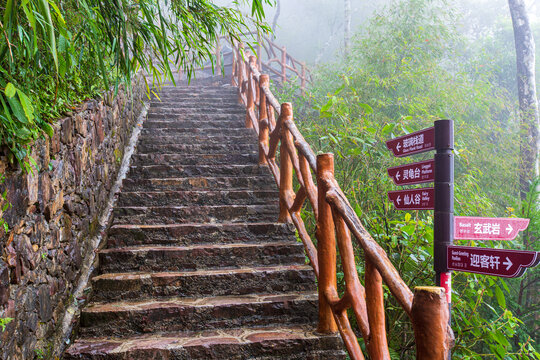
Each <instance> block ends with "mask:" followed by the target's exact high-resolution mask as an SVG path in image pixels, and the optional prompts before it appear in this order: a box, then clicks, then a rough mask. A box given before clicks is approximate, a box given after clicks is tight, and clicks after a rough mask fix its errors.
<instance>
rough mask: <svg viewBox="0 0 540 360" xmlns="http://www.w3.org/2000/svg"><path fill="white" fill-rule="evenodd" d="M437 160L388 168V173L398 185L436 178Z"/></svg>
mask: <svg viewBox="0 0 540 360" xmlns="http://www.w3.org/2000/svg"><path fill="white" fill-rule="evenodd" d="M434 169H435V160H428V161H421V162H417V163H413V164H407V165H401V166H395V167H391V168H388V175H389V176H390V177H391V178H392V180H394V184H396V185H412V184H421V183H426V182H432V181H434V180H435V172H434Z"/></svg>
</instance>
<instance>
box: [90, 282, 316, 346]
mask: <svg viewBox="0 0 540 360" xmlns="http://www.w3.org/2000/svg"><path fill="white" fill-rule="evenodd" d="M317 316H318V308H317V293H316V292H308V293H292V294H278V295H275V294H261V295H244V296H221V297H208V298H172V299H167V300H147V301H137V302H128V301H121V302H114V303H103V304H94V305H91V306H88V307H87V308H86V309H84V311H83V312H82V314H81V329H80V333H81V335H82V336H85V337H90V336H93V337H97V336H114V337H127V336H133V335H137V334H143V333H150V332H176V331H200V330H211V329H222V328H239V327H242V326H245V327H256V326H266V327H268V326H279V325H280V324H288V325H301V324H312V323H314V322H315V321H316V319H317Z"/></svg>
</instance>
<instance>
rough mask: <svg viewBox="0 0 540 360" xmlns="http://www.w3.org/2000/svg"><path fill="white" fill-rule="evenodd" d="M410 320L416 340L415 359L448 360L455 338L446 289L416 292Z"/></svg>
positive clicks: (429, 287)
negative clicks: (449, 322) (449, 324)
mask: <svg viewBox="0 0 540 360" xmlns="http://www.w3.org/2000/svg"><path fill="white" fill-rule="evenodd" d="M411 318H412V325H413V330H414V338H415V340H416V359H418V360H449V359H450V355H449V354H450V349H451V345H452V341H453V335H452V334H451V330H450V327H449V326H448V320H449V318H450V314H449V311H448V303H447V302H446V294H445V291H444V288H442V287H434V286H419V287H417V288H415V289H414V298H413V303H412V310H411Z"/></svg>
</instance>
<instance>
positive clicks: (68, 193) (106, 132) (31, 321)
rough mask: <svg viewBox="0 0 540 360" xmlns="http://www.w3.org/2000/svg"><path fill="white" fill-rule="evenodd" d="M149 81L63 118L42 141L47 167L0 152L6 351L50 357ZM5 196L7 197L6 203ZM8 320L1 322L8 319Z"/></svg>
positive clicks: (1, 304) (40, 153) (0, 293)
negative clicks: (13, 164) (28, 169)
mask: <svg viewBox="0 0 540 360" xmlns="http://www.w3.org/2000/svg"><path fill="white" fill-rule="evenodd" d="M143 96H145V95H144V82H143V79H142V77H140V78H138V79H137V80H136V81H135V83H134V85H133V95H132V97H131V96H130V95H127V94H126V92H125V91H123V90H120V91H119V93H118V95H117V96H116V97H114V93H113V92H110V93H108V94H107V95H106V96H105V99H103V100H91V101H88V102H86V103H84V104H83V105H82V107H81V108H80V109H78V110H76V113H74V114H73V115H72V116H69V117H66V118H64V119H61V120H60V121H58V122H57V123H56V124H55V125H54V126H55V132H54V136H53V138H52V139H48V138H47V139H42V140H39V141H37V142H36V144H35V145H34V159H36V161H37V163H38V166H39V171H34V174H24V173H22V172H21V171H20V170H14V169H13V168H10V167H9V166H8V165H7V163H6V161H5V159H3V158H1V157H0V173H3V174H5V176H6V178H5V181H4V183H3V184H0V194H1V193H3V192H4V190H7V201H9V203H11V207H10V208H9V209H8V210H6V212H5V213H3V214H2V212H1V211H0V216H1V217H2V218H3V219H4V220H5V221H6V222H7V223H8V224H9V230H10V231H9V233H7V234H4V233H3V231H0V321H2V319H1V318H13V320H12V321H11V322H10V323H9V324H8V325H7V326H6V328H5V331H3V332H2V328H1V327H0V357H1V358H2V359H10V360H14V359H33V358H49V357H50V356H51V354H52V353H55V352H56V351H55V349H54V347H55V346H57V345H55V344H58V341H59V337H61V336H62V333H61V331H59V328H60V327H61V324H62V320H63V319H64V315H65V313H66V310H67V306H68V304H70V303H72V302H73V296H74V295H73V294H74V292H75V289H76V288H77V286H78V283H79V279H80V277H81V272H82V269H81V266H82V264H83V263H84V260H85V259H87V258H88V257H89V256H92V255H93V252H94V251H95V250H96V249H95V248H94V247H95V246H94V244H93V243H92V241H91V239H92V238H93V237H94V236H95V235H97V232H98V231H99V219H100V216H101V215H102V213H103V212H104V210H105V209H106V207H107V202H108V198H109V194H110V191H111V188H112V186H113V184H114V183H115V181H116V177H117V174H118V170H119V167H120V163H121V161H122V157H123V153H124V149H125V146H126V145H127V143H128V141H129V139H130V135H131V133H132V130H133V128H134V126H135V123H136V120H137V117H138V115H139V113H140V111H141V109H142V108H143V103H142V101H143V100H144V98H143ZM2 203H5V200H2V199H0V209H1V207H2ZM0 325H1V322H0Z"/></svg>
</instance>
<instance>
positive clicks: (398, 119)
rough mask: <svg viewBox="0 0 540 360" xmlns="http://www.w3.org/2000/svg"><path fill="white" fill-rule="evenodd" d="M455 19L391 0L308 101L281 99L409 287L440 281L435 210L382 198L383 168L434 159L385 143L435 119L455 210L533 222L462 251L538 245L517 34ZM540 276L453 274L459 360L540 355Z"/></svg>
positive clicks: (400, 322)
mask: <svg viewBox="0 0 540 360" xmlns="http://www.w3.org/2000/svg"><path fill="white" fill-rule="evenodd" d="M459 17H460V14H459V13H458V11H456V10H455V9H453V8H452V6H451V4H449V2H446V1H426V0H403V1H395V2H393V3H392V4H391V5H390V6H388V7H387V8H386V9H385V10H383V11H382V12H380V13H377V14H375V15H374V16H373V18H372V19H371V20H370V21H369V23H367V24H366V25H365V26H364V27H363V29H362V31H361V32H360V33H359V34H357V36H356V38H355V39H354V41H353V46H352V48H351V51H350V54H349V56H348V58H346V59H342V60H340V61H338V62H335V63H332V64H327V65H325V66H322V67H320V68H318V69H317V71H316V80H315V82H314V83H313V84H312V87H311V90H310V92H308V94H307V95H306V96H305V97H303V98H298V97H295V96H293V94H294V90H295V89H294V87H293V88H290V89H288V90H285V92H284V94H282V99H281V100H287V99H289V100H290V99H292V100H293V101H294V102H295V109H296V118H297V119H298V120H297V121H298V122H299V127H301V131H302V132H303V133H304V135H305V136H306V139H307V140H308V142H309V143H310V144H312V146H314V148H315V149H316V150H318V151H322V152H333V153H334V154H335V156H336V177H337V178H338V181H339V182H340V184H341V185H342V188H343V190H344V191H345V192H346V193H347V195H348V198H349V199H350V201H351V204H352V205H353V207H354V208H355V210H356V213H357V214H358V216H359V217H360V219H362V221H363V223H364V225H365V226H366V227H367V228H368V230H369V231H370V233H371V234H372V235H373V237H374V238H375V239H376V240H377V241H378V242H379V243H380V244H381V245H382V246H383V247H384V249H385V250H386V251H387V253H388V254H389V255H390V257H391V259H392V261H393V262H394V264H395V266H396V268H397V269H398V270H399V272H400V273H401V274H402V276H403V278H404V279H405V281H406V282H407V283H408V284H409V286H410V287H411V288H414V286H418V285H433V278H434V273H433V272H432V242H433V214H432V212H431V211H415V212H411V213H404V212H401V211H396V210H395V209H394V208H393V205H392V204H391V203H389V201H388V199H387V196H386V193H387V191H388V190H393V189H394V188H395V186H394V185H393V184H392V181H391V180H390V179H389V177H388V176H387V174H386V168H387V167H390V166H394V165H398V164H404V163H406V162H412V161H420V160H423V159H427V158H428V157H429V156H430V154H423V155H419V156H415V157H414V158H409V159H407V161H404V159H396V158H394V157H393V156H392V155H391V154H390V152H389V151H388V150H387V149H386V146H385V141H386V140H388V139H390V138H392V137H394V136H399V135H403V134H406V133H409V132H412V131H416V130H419V129H422V128H425V127H429V126H432V124H433V120H435V119H439V118H450V119H453V120H454V121H455V133H456V150H455V157H456V164H455V166H456V179H455V211H456V215H466V216H519V217H526V218H529V219H531V224H530V226H529V229H528V231H527V232H526V233H525V234H524V235H523V237H522V238H518V239H517V240H515V241H512V242H508V243H504V244H501V243H494V242H474V241H459V244H460V245H472V246H489V247H498V248H500V247H505V248H512V249H524V248H527V249H529V250H532V249H533V248H534V249H535V250H539V249H540V244H539V242H538V241H536V240H537V239H538V238H539V236H540V209H539V208H538V204H539V203H540V196H539V194H538V193H537V192H534V191H533V189H534V188H535V186H534V185H535V184H531V192H530V193H529V194H528V198H527V200H526V201H520V198H519V189H518V186H519V185H518V175H517V171H518V164H519V159H518V156H519V145H518V144H519V134H518V132H519V130H518V129H519V118H518V114H517V98H516V85H515V57H514V48H513V38H512V27H511V25H509V24H504V23H501V24H499V25H498V26H497V27H496V28H494V29H491V30H490V31H487V32H486V34H484V35H483V36H478V37H476V38H471V37H467V36H464V35H461V34H460V32H459V31H458V28H457V25H456V24H459V23H460V18H459ZM538 35H540V34H538ZM531 240H532V241H531ZM358 256H359V257H361V256H362V255H361V252H360V251H359V252H358ZM362 263H363V262H362V261H358V264H362ZM359 272H360V274H363V269H359ZM538 275H539V271H538V269H534V270H529V272H528V273H527V274H526V275H525V277H523V278H522V279H515V280H503V279H501V278H496V277H490V276H483V275H474V274H467V273H459V272H455V273H454V276H453V294H452V301H453V316H454V320H453V329H454V332H455V336H456V345H455V348H454V355H453V358H455V359H483V358H488V359H489V358H499V359H525V358H526V359H531V358H532V359H540V353H539V352H537V351H536V350H535V348H536V347H537V346H538V343H539V341H540V337H539V332H538V330H539V328H538V326H539V325H538V310H539V309H538V293H537V292H538V281H539V279H538ZM386 305H387V309H389V310H388V311H387V316H388V319H387V324H388V330H389V332H390V333H389V343H390V347H391V349H392V354H393V357H394V358H396V359H399V358H401V359H405V358H413V355H414V338H413V336H412V331H411V328H410V324H409V322H408V320H407V319H406V318H405V316H404V314H403V312H402V311H400V310H399V307H398V306H397V304H396V303H395V302H394V301H393V300H392V298H391V297H390V296H389V297H388V298H387V304H386Z"/></svg>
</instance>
